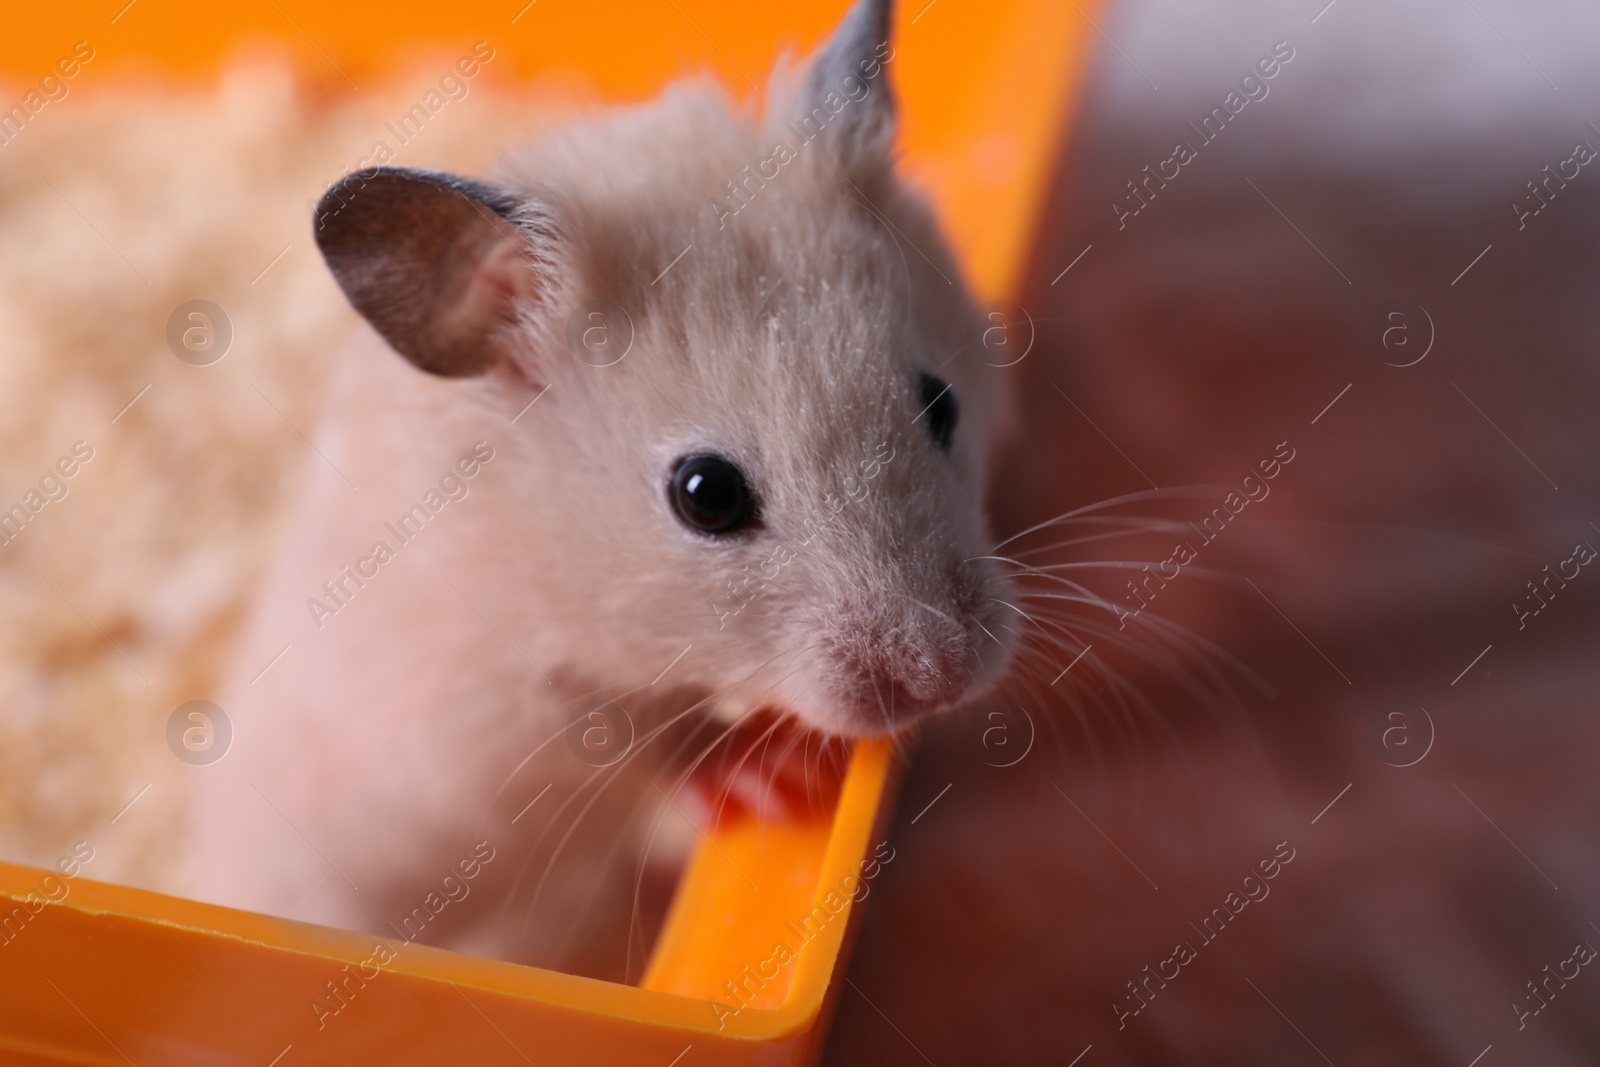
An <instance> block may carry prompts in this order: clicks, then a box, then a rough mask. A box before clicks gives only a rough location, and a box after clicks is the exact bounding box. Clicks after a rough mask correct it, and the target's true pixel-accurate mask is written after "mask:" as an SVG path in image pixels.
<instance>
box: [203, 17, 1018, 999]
mask: <svg viewBox="0 0 1600 1067" xmlns="http://www.w3.org/2000/svg"><path fill="white" fill-rule="evenodd" d="M889 14H890V8H889V3H888V2H887V0H861V2H860V3H859V4H858V5H857V6H856V7H854V8H853V9H852V10H851V11H850V12H849V13H848V14H847V15H846V16H845V18H844V19H843V21H842V22H841V23H840V25H839V26H838V28H837V29H836V30H835V32H834V33H833V35H832V36H831V38H830V39H829V40H828V41H827V42H826V43H825V44H824V45H823V46H822V47H821V48H820V49H819V51H818V52H817V53H816V54H815V56H814V57H813V58H812V59H811V60H810V61H809V62H808V63H806V64H805V65H804V66H803V68H802V69H800V70H799V71H797V72H788V71H784V70H780V71H779V72H777V74H776V75H775V76H774V79H773V82H772V85H773V89H772V90H771V91H770V92H769V94H768V99H767V100H766V103H765V107H764V109H763V113H762V114H761V115H760V116H759V117H758V116H756V115H754V114H752V113H751V112H750V111H749V110H748V109H744V108H741V107H737V106H735V105H734V104H732V103H730V102H729V100H728V99H727V98H726V97H725V95H724V94H723V93H722V92H721V91H720V90H719V89H717V88H715V87H713V86H711V85H710V84H707V83H705V82H700V81H689V82H685V83H682V84H678V85H675V86H673V87H671V88H669V89H668V90H667V91H666V92H665V93H664V94H663V95H662V96H661V97H660V98H659V99H658V100H656V101H654V102H652V103H649V104H646V105H643V106H639V107H633V108H627V109H620V110H616V111H612V112H609V113H605V114H600V115H596V116H593V117H591V118H588V119H585V120H582V121H579V122H577V123H576V124H573V125H571V126H570V127H568V128H565V129H564V130H561V131H558V132H556V133H554V134H552V135H550V136H548V137H547V138H546V139H544V140H542V141H540V142H539V143H536V144H534V145H532V146H530V147H528V148H526V149H524V150H522V151H520V152H517V153H515V154H513V155H512V156H511V157H510V158H508V159H507V160H506V162H505V164H504V166H503V168H502V169H501V170H500V172H499V173H498V174H496V175H495V176H494V177H493V178H492V179H489V180H479V179H476V178H469V177H463V176H457V175H451V174H445V173H439V172H432V171H423V170H414V169H404V168H392V167H378V168H374V169H372V170H368V171H361V172H357V173H354V174H351V175H349V176H348V177H346V178H345V179H343V180H342V181H340V182H339V183H337V184H336V185H335V186H334V187H333V188H332V189H331V190H329V192H328V193H327V195H326V196H325V197H324V199H323V200H322V202H321V204H320V205H319V207H318V210H317V213H316V217H315V219H314V222H313V225H314V227H315V236H316V240H317V243H318V245H319V247H320V249H321V251H322V253H323V256H324V257H325V259H326V261H327V264H328V267H329V269H330V272H331V275H332V277H333V279H334V280H335V281H336V282H337V284H338V285H339V287H340V289H341V290H342V291H343V293H344V295H345V297H346V298H348V300H349V302H350V304H351V305H352V306H353V307H354V309H355V310H356V311H357V312H359V313H360V315H361V316H362V317H363V318H364V319H365V323H366V324H365V325H364V326H363V327H361V328H360V329H358V330H356V331H355V333H354V335H353V337H352V340H351V342H350V344H349V347H348V349H347V350H346V351H343V352H341V353H340V354H339V356H338V360H339V362H338V364H337V367H336V369H335V371H334V377H333V381H334V384H333V387H332V389H331V393H330V400H329V404H328V408H327V412H326V417H325V419H324V421H323V423H322V425H321V426H320V429H319V430H318V432H317V434H316V439H315V442H314V448H315V454H313V455H311V456H310V457H309V459H308V468H307V471H308V474H307V482H306V485H305V489H304V498H303V502H302V504H301V505H300V507H299V509H298V514H297V518H296V519H295V521H294V525H293V529H292V531H291V533H290V535H289V536H288V538H287V542H286V544H285V545H284V548H283V550H282V554H281V556H280V558H279V559H278V560H277V562H276V563H275V565H274V566H273V568H272V570H271V573H270V576H269V578H268V580H267V582H266V584H265V587H264V589H263V590H262V592H261V595H260V598H259V602H258V604H257V606H256V609H255V614H254V618H253V621H252V623H251V627H250V633H249V636H248V638H247V640H246V641H245V642H244V644H243V646H242V648H241V651H240V652H239V654H238V657H237V666H236V668H235V670H234V673H233V677H232V681H231V683H230V684H229V685H228V686H227V687H226V690H225V695H224V698H223V700H224V704H225V706H226V707H227V708H228V709H229V711H230V715H231V716H232V717H233V722H234V730H235V733H234V740H233V747H232V750H231V751H230V753H229V756H228V758H227V759H226V760H224V761H222V762H220V763H219V764H217V765H216V766H215V767H214V768H209V769H208V774H207V775H206V779H205V784H204V787H203V788H202V790H201V792H200V793H199V795H198V797H197V801H196V805H195V810H194V816H195V818H194V823H195V834H194V840H193V842H192V849H191V853H192V870H193V874H192V879H193V891H194V892H195V894H196V895H198V896H200V897H201V898H202V899H206V900H210V901H215V902H218V903H222V904H228V905H233V906H238V907H245V908H250V909H254V910H259V911H264V912H268V913H272V914H277V915H284V916H291V917H294V918H300V919H306V920H312V921H317V922H322V923H327V924H331V925H336V926H342V927H346V928H351V929H358V930H369V931H372V932H374V933H380V934H388V935H395V934H400V935H401V936H408V937H409V936H411V931H412V927H410V926H408V925H407V924H406V923H405V922H404V921H403V920H404V917H406V916H409V915H413V914H418V911H417V908H418V906H419V905H420V904H421V903H422V902H423V901H424V900H425V899H433V900H439V899H443V898H439V897H438V894H436V893H433V894H432V897H431V898H430V897H429V894H430V893H432V889H433V887H434V886H435V884H436V883H438V882H439V881H440V879H441V878H442V877H447V876H448V877H453V878H455V879H456V880H457V882H458V883H459V882H460V877H459V873H456V872H459V871H460V870H462V869H463V868H461V867H460V865H461V864H462V863H463V862H466V860H467V859H468V858H471V857H476V859H477V866H478V876H477V878H476V879H475V883H476V884H473V885H471V886H470V891H471V893H472V894H473V896H475V897H476V900H475V901H474V902H472V903H470V904H462V905H454V904H452V905H451V907H450V908H443V909H440V910H437V911H435V910H433V909H432V907H431V906H428V907H426V908H425V909H424V910H425V911H426V913H427V915H428V917H429V920H430V921H429V926H428V929H427V930H426V931H425V932H423V933H419V934H416V935H415V936H417V937H419V938H420V939H421V940H425V941H430V942H432V943H439V944H446V945H451V946H453V947H458V948H463V949H466V950H469V951H476V952H482V953H485V954H491V955H496V956H501V957H504V958H509V959H516V960H521V961H525V962H532V963H539V964H545V965H550V966H558V967H563V968H565V969H569V970H577V971H582V972H584V973H593V974H606V975H618V974H622V973H624V972H626V971H627V970H628V968H629V967H635V968H636V966H637V963H638V958H639V957H638V949H639V946H638V945H637V944H630V945H629V946H627V947H626V951H625V952H624V954H623V955H624V957H625V959H624V958H619V956H618V954H617V949H616V945H615V944H614V943H607V944H606V945H604V946H601V947H596V946H597V944H598V942H599V941H604V940H605V939H606V937H611V936H612V935H610V934H598V933H597V934H595V935H594V938H590V937H589V935H587V934H583V933H580V932H579V930H580V927H582V926H583V923H584V921H585V920H586V918H587V919H589V920H594V921H593V922H592V923H591V925H594V926H605V925H606V924H603V923H600V922H599V921H598V920H597V919H595V917H596V916H598V915H601V914H607V915H621V916H622V917H623V918H622V921H621V923H620V926H621V927H622V928H623V929H624V930H626V929H627V927H628V926H629V922H628V919H627V911H628V908H629V907H630V906H631V904H632V902H633V900H634V899H635V898H636V895H637V886H638V876H637V873H636V872H637V870H638V868H637V866H636V864H637V863H639V862H642V861H641V860H640V855H641V850H642V849H643V848H644V844H643V841H644V840H645V838H644V837H641V836H640V835H641V833H642V831H643V830H644V829H645V827H646V825H647V824H648V823H649V822H651V817H652V816H654V815H656V814H659V812H660V811H661V810H662V809H663V808H666V807H674V806H675V807H678V808H679V809H680V810H682V809H683V807H684V804H685V803H686V802H685V801H684V799H683V798H681V797H679V796H678V795H677V793H676V789H677V785H678V784H679V783H681V781H682V779H683V772H684V770H685V769H686V768H687V767H688V766H689V765H690V764H691V763H693V762H694V757H695V755H696V753H699V752H703V751H704V750H705V748H706V747H707V746H708V743H709V742H710V741H713V740H715V738H716V737H717V736H719V735H720V734H722V733H725V732H727V731H728V730H731V729H737V728H738V727H739V726H740V725H741V724H748V723H752V722H758V721H759V722H767V721H775V722H781V723H787V724H791V725H794V726H798V727H801V728H803V729H804V730H806V731H810V732H812V733H816V734H821V735H825V736H830V737H839V738H850V737H862V736H870V735H879V734H883V733H886V732H893V731H897V730H900V729H902V728H904V727H905V726H907V725H908V724H910V723H913V722H916V721H918V720H919V719H921V718H923V717H925V716H928V715H931V714H934V713H936V712H939V711H942V710H945V709H949V708H952V707H954V706H956V705H959V704H961V703H963V702H966V701H970V700H972V699H975V698H976V697H978V696H980V695H981V694H983V693H984V692H986V691H988V690H989V689H991V688H992V687H993V686H994V685H995V684H997V682H998V681H999V680H1000V679H1001V678H1002V677H1003V676H1004V674H1005V672H1006V670H1007V667H1008V664H1009V663H1010V661H1011V657H1012V655H1013V653H1014V649H1013V647H1012V644H1013V638H1012V636H1011V633H1010V631H1008V630H1007V629H1006V628H1005V627H1004V625H1003V623H1004V621H1005V619H1006V613H1007V610H1008V609H1007V606H1006V604H1007V601H1008V599H1009V588H1010V585H1009V579H1008V578H1007V576H1006V575H1005V574H1004V573H1003V572H1002V571H1001V569H1000V568H999V566H998V565H997V564H996V563H995V562H994V561H993V560H991V559H989V558H987V552H988V550H989V548H990V545H991V541H990V539H989V536H988V532H987V530H986V528H985V520H984V516H983V499H984V493H985V472H986V467H987V464H988V459H989V439H990V436H991V434H992V432H993V428H994V424H995V420H996V412H997V411H998V410H1000V407H1001V405H1002V404H1003V403H1004V394H1003V389H1004V379H1003V372H1002V371H1000V370H998V369H996V368H994V367H991V366H989V365H987V364H986V363H985V362H984V361H983V360H982V359H981V358H980V356H981V355H982V351H983V350H982V346H981V344H980V338H981V335H982V331H983V326H984V324H983V322H982V320H981V319H980V318H979V316H978V314H977V311H976V309H975V307H974V302H973V298H972V296H971V295H970V294H969V293H968V292H967V290H966V289H965V288H964V287H963V285H962V282H961V281H960V278H961V272H960V270H959V268H958V267H957V265H956V264H955V262H954V260H953V258H952V256H951V253H950V252H949V250H948V249H947V248H946V247H945V245H944V243H943V241H942V240H941V238H940V236H939V233H938V229H937V227H936V225H935V223H934V220H933V218H932V215H931V213H930V211H929V209H928V208H927V207H926V205H924V204H923V203H922V202H921V201H920V200H919V199H918V197H917V196H915V195H914V194H913V193H911V192H910V191H909V190H908V189H907V188H906V187H905V186H904V185H903V184H902V183H901V182H900V181H899V180H898V179H897V178H896V176H895V174H894V169H893V165H892V163H893V156H892V144H893V138H894V130H895V106H894V98H893V94H892V92H891V90H890V85H889V82H890V79H891V72H892V68H893V60H894V49H893V47H892V45H891V43H890V42H889V40H888V37H889ZM591 741H596V742H597V744H598V749H596V750H595V751H591V750H590V742H591ZM608 745H609V746H610V748H609V749H607V747H606V746H608ZM599 749H605V750H606V751H605V752H600V751H599ZM480 849H481V850H486V851H485V852H484V854H490V853H492V855H493V857H494V858H493V859H492V860H490V861H485V860H484V859H483V858H482V855H480V854H479V850H480ZM461 884H465V883H461ZM608 908H609V909H612V910H610V911H608V910H607V909H608ZM610 925H611V926H617V925H619V924H618V923H615V922H613V923H611V924H610ZM595 939H598V941H597V940H595ZM613 940H614V938H613Z"/></svg>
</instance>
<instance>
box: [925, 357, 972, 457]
mask: <svg viewBox="0 0 1600 1067" xmlns="http://www.w3.org/2000/svg"><path fill="white" fill-rule="evenodd" d="M918 388H919V392H920V393H921V395H922V413H923V415H924V416H925V417H926V418H927V420H928V433H929V434H930V435H931V436H932V437H933V443H934V444H936V445H938V446H939V447H940V448H942V449H944V450H945V451H946V452H948V451H950V438H951V437H952V436H954V435H955V432H956V421H957V420H958V419H959V418H960V417H961V405H960V404H957V403H956V394H955V390H954V389H953V388H952V387H951V385H950V383H949V382H947V381H945V380H944V379H943V378H935V377H934V376H933V375H931V374H924V375H921V376H920V378H919V381H918Z"/></svg>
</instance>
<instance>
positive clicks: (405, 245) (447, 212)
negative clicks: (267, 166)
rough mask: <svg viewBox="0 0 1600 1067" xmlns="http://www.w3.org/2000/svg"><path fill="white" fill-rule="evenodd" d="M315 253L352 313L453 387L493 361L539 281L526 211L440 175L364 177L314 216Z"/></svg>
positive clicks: (538, 234)
mask: <svg viewBox="0 0 1600 1067" xmlns="http://www.w3.org/2000/svg"><path fill="white" fill-rule="evenodd" d="M315 222H316V238H317V247H319V248H320V249H321V250H322V257H323V259H325V260H326V261H327V263H328V268H329V269H330V270H331V271H332V272H333V276H334V278H335V279H336V280H337V281H338V283H339V287H340V288H341V289H343V290H344V294H345V296H346V297H347V298H348V299H349V300H350V303H351V305H352V306H354V307H355V309H356V310H357V311H359V312H361V314H362V316H363V317H365V318H366V320H367V321H368V322H370V323H371V324H372V325H373V327H374V328H375V329H376V330H377V331H378V332H379V333H380V334H382V335H383V337H384V339H385V340H386V341H388V342H389V344H390V345H392V346H393V347H394V349H395V351H397V352H399V353H400V354H401V355H402V356H405V357H406V359H408V360H410V361H411V362H412V363H414V364H415V365H416V366H418V367H420V368H421V369H422V370H425V371H428V372H429V373H432V374H438V375H443V376H445V377H451V378H460V377H468V376H471V375H476V374H482V373H484V372H485V371H487V370H488V369H489V368H490V367H491V366H493V365H494V364H495V363H497V362H498V361H500V360H501V359H502V358H503V357H504V356H505V353H504V352H503V351H502V348H503V345H504V342H505V340H506V338H505V334H506V332H507V327H509V326H511V325H512V324H513V323H514V322H515V320H516V313H517V305H518V303H519V301H520V300H521V299H523V298H526V297H528V296H532V295H535V294H536V293H537V291H538V289H539V287H540V286H541V284H542V283H543V282H544V281H545V279H544V278H543V277H541V275H546V274H548V273H549V270H550V265H551V264H550V251H551V248H552V246H553V235H552V231H551V226H550V222H549V218H548V216H546V215H544V214H543V213H542V212H541V211H540V210H539V209H538V207H537V205H530V204H529V203H528V202H527V201H525V200H524V199H523V198H521V197H518V196H516V195H515V194H513V193H512V192H510V191H509V190H506V189H502V188H499V187H497V186H493V185H489V184H487V183H485V182H480V181H475V180H473V179H471V178H462V177H458V176H457V175H454V174H446V173H444V172H442V171H432V170H417V169H414V168H410V167H374V168H372V169H369V170H363V171H356V172H355V173H353V174H349V175H346V176H345V177H344V178H343V179H341V180H340V181H339V182H338V183H337V184H335V185H334V186H333V188H331V189H329V190H328V191H327V193H325V194H324V195H323V197H322V200H321V202H320V203H318V205H317V213H316V220H315Z"/></svg>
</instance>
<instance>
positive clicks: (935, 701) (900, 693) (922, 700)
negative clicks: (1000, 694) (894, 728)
mask: <svg viewBox="0 0 1600 1067" xmlns="http://www.w3.org/2000/svg"><path fill="white" fill-rule="evenodd" d="M874 658H875V659H878V662H875V663H872V664H870V665H868V664H858V665H857V667H856V669H855V671H853V672H852V673H853V674H854V675H855V678H856V681H855V685H854V686H853V688H854V689H855V690H856V692H855V703H856V704H857V705H858V708H859V711H860V713H861V714H862V715H864V716H865V717H867V718H868V719H869V720H871V719H882V720H884V721H887V722H888V723H889V724H892V725H901V724H904V723H907V722H910V721H912V720H914V719H918V718H921V717H922V716H924V715H930V714H932V713H933V712H936V711H939V710H941V709H944V708H948V707H950V706H951V705H953V704H955V703H956V702H957V701H958V700H960V698H961V695H962V693H963V692H965V690H966V686H967V683H968V682H969V681H970V680H971V674H972V672H971V669H970V667H969V665H968V664H967V663H966V660H965V658H964V657H962V656H960V655H957V654H954V653H951V654H946V655H943V656H940V657H939V658H938V659H937V660H936V661H933V662H929V661H928V660H925V659H920V658H919V659H918V660H917V661H914V662H898V663H895V662H884V661H883V659H881V658H878V657H874Z"/></svg>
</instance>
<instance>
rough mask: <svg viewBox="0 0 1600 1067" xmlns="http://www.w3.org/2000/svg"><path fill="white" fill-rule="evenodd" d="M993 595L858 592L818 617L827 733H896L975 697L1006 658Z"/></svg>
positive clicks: (992, 678) (1000, 669) (1003, 666)
mask: <svg viewBox="0 0 1600 1067" xmlns="http://www.w3.org/2000/svg"><path fill="white" fill-rule="evenodd" d="M982 584H983V585H987V583H982ZM979 591H980V590H977V589H975V590H973V591H972V592H974V593H977V592H979ZM983 591H985V592H986V591H987V590H983ZM994 596H995V594H992V593H990V594H989V595H988V596H985V597H978V596H965V597H959V598H956V599H953V600H951V601H950V602H948V603H945V604H942V605H941V604H939V603H930V602H928V601H926V600H924V599H921V598H918V597H913V596H910V595H907V594H902V593H879V594H877V595H876V596H869V595H866V594H857V595H852V596H848V597H844V598H841V599H840V600H839V601H838V602H837V603H835V604H834V605H832V606H831V607H830V608H829V609H827V610H825V611H822V612H819V613H818V614H817V616H816V622H817V624H818V625H819V628H820V629H821V631H822V633H821V638H820V641H819V642H818V646H817V651H818V656H819V663H820V666H821V670H822V673H823V674H824V676H825V679H826V683H827V684H825V686H824V687H823V688H825V689H826V690H827V691H828V696H827V698H826V699H827V700H828V701H829V703H830V705H831V706H829V707H828V708H826V709H825V714H826V715H827V716H828V720H829V721H828V723H827V725H828V727H829V728H830V729H832V730H834V731H836V732H839V733H844V734H850V735H865V734H875V733H883V732H889V731H894V730H897V729H900V728H901V727H904V726H906V725H909V724H910V723H912V722H915V721H916V720H918V719H920V718H922V717H924V716H926V715H930V714H933V713H935V712H938V711H943V710H946V709H949V708H952V707H955V706H956V705H958V704H960V703H962V702H963V701H964V700H966V699H968V698H970V697H972V696H974V695H976V694H977V693H978V692H979V691H980V690H981V689H983V688H984V687H985V686H986V685H988V684H989V683H990V682H992V681H993V680H994V679H995V678H996V677H998V676H999V674H1000V673H1001V672H1002V671H1003V670H1004V668H1005V666H1006V664H1007V663H1008V662H1009V660H1010V655H1011V650H1010V648H1009V647H1007V646H1006V645H1004V644H1002V643H1000V639H999V638H996V637H994V636H993V633H994V632H995V631H998V630H999V627H998V626H996V625H995V620H994V618H993V615H994V610H995V609H996V608H997V605H996V604H995V603H994V602H993V599H994Z"/></svg>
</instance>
